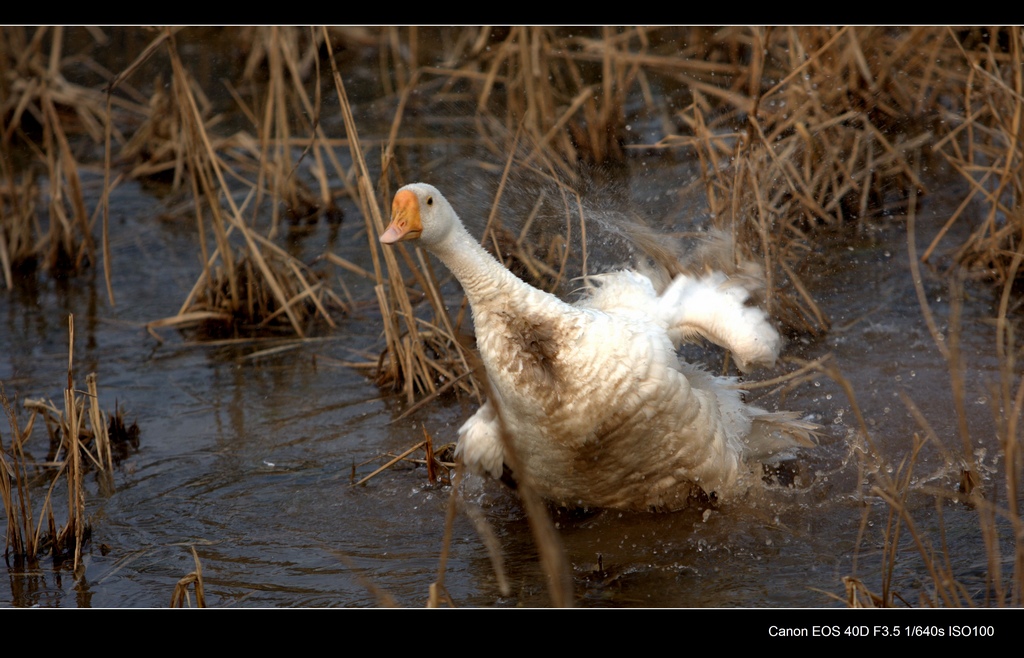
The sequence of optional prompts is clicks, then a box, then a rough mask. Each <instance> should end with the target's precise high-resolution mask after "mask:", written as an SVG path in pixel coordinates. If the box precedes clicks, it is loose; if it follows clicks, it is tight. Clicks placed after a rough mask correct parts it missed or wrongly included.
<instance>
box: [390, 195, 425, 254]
mask: <svg viewBox="0 0 1024 658" xmlns="http://www.w3.org/2000/svg"><path fill="white" fill-rule="evenodd" d="M422 232H423V222H422V221H421V220H420V202H419V199H417V198H416V195H415V194H413V193H412V192H411V191H410V190H399V191H398V194H396V195H395V200H394V201H392V202H391V223H390V224H388V228H387V230H386V231H384V232H383V233H382V234H381V236H380V241H381V242H383V243H384V244H394V243H395V242H400V241H402V240H415V239H416V238H418V237H420V233H422Z"/></svg>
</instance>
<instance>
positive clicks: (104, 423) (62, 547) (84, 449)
mask: <svg viewBox="0 0 1024 658" xmlns="http://www.w3.org/2000/svg"><path fill="white" fill-rule="evenodd" d="M68 334H69V336H68V371H67V385H66V387H65V389H64V404H63V409H61V408H58V407H57V406H56V405H55V404H54V403H53V402H51V401H49V400H26V401H25V405H24V406H25V409H27V410H28V411H29V412H30V416H29V419H28V421H27V422H26V423H25V424H24V425H22V424H20V423H19V422H18V419H17V414H16V413H15V411H14V408H13V406H12V405H11V402H10V400H9V399H8V398H7V395H6V392H4V391H3V390H0V402H2V404H3V407H4V411H5V412H6V413H7V420H8V425H9V426H10V428H11V434H12V440H11V443H10V447H9V448H8V447H5V446H4V445H3V444H2V443H0V467H2V471H3V472H2V473H0V500H2V502H3V505H4V508H5V510H6V513H7V537H6V546H5V554H6V555H10V554H11V553H13V555H14V557H15V558H16V559H17V560H19V561H22V560H23V561H27V562H28V564H30V565H32V564H35V563H36V560H37V559H38V556H39V555H40V554H42V553H45V552H49V553H50V554H51V555H52V557H53V559H54V561H55V562H56V563H61V562H64V561H66V560H70V562H71V565H72V569H73V570H74V571H75V572H76V573H77V572H78V569H79V566H80V564H81V551H82V547H83V545H84V544H85V541H86V539H87V538H88V537H89V534H90V532H91V530H90V528H89V523H88V520H87V518H86V509H85V503H86V500H85V486H84V476H85V473H86V472H87V470H89V468H90V466H91V468H93V469H95V471H96V472H97V473H98V474H99V475H100V478H99V481H100V486H101V489H103V490H105V491H107V492H108V493H109V492H112V491H113V481H112V477H111V472H112V469H113V464H114V456H113V449H112V442H111V431H112V429H114V430H116V428H117V427H118V423H120V425H121V426H122V427H123V420H118V421H117V422H115V421H114V419H113V418H108V417H107V414H105V413H104V412H103V411H101V410H100V407H99V393H98V386H97V380H96V374H95V373H90V374H89V375H88V376H87V377H86V385H87V390H86V391H85V392H82V391H79V390H77V389H76V388H75V384H74V379H75V378H74V340H75V334H74V318H73V316H69V317H68ZM119 416H120V414H115V417H119ZM38 418H42V419H43V421H44V423H45V424H46V426H47V429H48V432H49V435H50V443H51V453H50V455H48V457H47V459H46V461H45V462H42V463H37V462H34V461H33V460H32V458H31V457H30V455H29V454H28V453H27V452H26V449H25V444H26V442H27V441H28V439H29V438H30V436H31V435H32V431H33V429H34V428H35V426H36V420H37V419H38ZM137 432H138V430H137V428H136V429H134V431H133V432H129V433H130V434H134V435H135V436H134V440H135V441H136V442H137V440H138V438H137ZM35 472H38V473H40V474H46V473H52V478H51V479H50V481H49V482H50V483H49V486H48V488H47V492H46V495H45V498H44V500H43V505H42V509H41V510H40V512H39V516H38V520H37V519H36V517H35V516H34V514H33V511H32V510H33V505H32V491H31V489H32V485H33V483H35V482H36V480H37V477H36V476H34V475H33V473H35ZM12 477H13V478H14V479H13V482H12V480H11V478H12ZM62 477H63V478H64V483H65V487H66V489H67V496H68V499H67V520H66V522H65V523H64V524H63V525H62V526H60V528H58V526H57V521H56V517H55V515H54V503H53V492H54V490H55V489H56V487H57V485H58V483H59V482H60V481H61V478H62ZM43 479H46V476H45V475H44V477H43ZM44 527H45V530H44Z"/></svg>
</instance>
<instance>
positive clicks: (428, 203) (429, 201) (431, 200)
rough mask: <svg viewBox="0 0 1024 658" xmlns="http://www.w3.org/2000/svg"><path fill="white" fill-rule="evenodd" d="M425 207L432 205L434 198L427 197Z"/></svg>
mask: <svg viewBox="0 0 1024 658" xmlns="http://www.w3.org/2000/svg"><path fill="white" fill-rule="evenodd" d="M427 205H428V206H432V205H434V197H432V196H428V197H427Z"/></svg>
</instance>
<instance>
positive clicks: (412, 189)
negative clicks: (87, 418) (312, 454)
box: [380, 183, 812, 510]
mask: <svg viewBox="0 0 1024 658" xmlns="http://www.w3.org/2000/svg"><path fill="white" fill-rule="evenodd" d="M380 239H381V242H383V243H385V244H390V243H393V242H397V241H399V240H412V239H418V240H419V241H420V243H421V244H422V245H423V246H424V247H426V248H427V249H428V250H429V251H431V252H432V253H433V254H434V255H436V256H437V257H438V258H439V259H440V260H441V261H442V262H443V263H444V264H445V265H446V266H447V267H448V268H449V269H450V270H451V271H452V273H453V274H454V275H455V277H456V278H457V279H458V281H459V282H460V283H461V284H462V287H463V289H464V290H465V293H466V295H467V298H468V300H469V303H470V306H471V308H472V312H473V320H474V325H475V329H476V338H477V346H478V349H479V351H480V355H481V358H482V361H483V364H484V367H485V368H486V371H487V376H488V379H489V381H490V388H491V397H490V399H489V400H488V401H487V402H486V403H485V404H484V405H483V406H482V407H481V408H480V409H479V410H478V411H477V412H476V414H474V415H473V416H472V417H471V418H470V419H469V420H467V421H466V422H465V424H464V425H463V426H462V427H461V429H460V430H459V443H458V447H457V454H458V455H459V456H460V458H461V459H462V460H463V462H464V464H465V465H466V466H467V467H468V468H470V469H472V470H475V471H477V472H486V473H489V474H491V475H492V476H495V477H500V476H501V474H502V471H503V468H504V466H505V464H506V449H505V445H506V444H505V443H504V442H503V441H502V436H501V431H502V427H504V430H505V433H506V439H507V440H508V442H510V443H511V446H512V448H513V449H514V453H515V457H516V460H517V461H516V464H517V466H516V468H517V469H521V471H525V473H527V474H528V477H529V481H530V483H531V485H532V486H533V487H535V488H536V489H537V491H538V492H539V493H540V495H541V496H543V497H544V498H546V499H548V500H550V501H552V502H554V503H556V504H559V505H564V506H567V507H607V508H618V509H637V510H671V509H679V508H682V507H684V506H686V504H687V502H688V500H689V499H690V498H691V497H692V496H693V495H695V494H697V493H699V492H700V491H703V492H704V493H707V494H715V495H717V496H723V495H727V494H728V493H729V492H730V490H732V489H733V488H734V487H735V486H736V484H737V482H738V481H739V480H740V479H741V474H742V473H743V470H744V469H743V462H744V459H747V458H754V459H760V458H764V457H766V456H768V455H770V454H772V453H776V452H778V451H780V450H784V449H787V448H791V447H793V446H795V445H797V444H804V443H806V442H807V441H808V433H809V430H810V429H811V427H812V426H810V425H809V424H807V423H803V422H802V421H798V420H796V419H795V418H794V416H793V415H792V414H788V413H786V412H776V413H772V412H768V411H765V410H763V409H759V408H757V407H753V406H749V405H746V404H744V402H743V400H742V398H741V393H740V391H738V390H737V389H736V388H735V381H734V380H733V379H732V378H725V377H716V376H713V375H711V374H709V373H707V372H705V371H704V370H702V369H700V368H699V367H697V366H694V365H690V364H687V363H685V362H682V361H680V359H679V358H678V356H677V354H676V349H677V348H678V347H679V345H680V343H681V342H682V341H684V340H687V339H690V338H693V337H695V336H703V337H705V338H707V339H709V340H711V341H713V342H715V343H717V344H719V345H721V346H723V347H726V348H728V349H730V350H731V351H732V353H733V355H734V356H735V358H736V361H737V363H738V364H739V366H740V367H741V369H743V370H746V369H747V368H749V367H750V366H753V365H771V364H773V363H774V362H775V359H776V357H777V355H778V350H779V347H780V342H781V341H780V338H779V335H778V333H777V332H776V331H775V329H774V328H773V327H772V326H771V324H770V323H769V322H768V321H767V318H766V317H765V315H764V313H763V312H762V311H761V310H759V309H756V308H752V307H749V306H746V305H745V304H744V302H745V300H746V297H747V293H746V291H745V290H743V289H742V288H740V287H736V286H733V287H729V286H727V285H725V284H726V283H727V281H726V277H725V275H723V274H721V273H714V274H711V275H707V276H704V277H699V278H698V277H690V276H684V275H680V276H677V277H676V278H675V279H674V280H673V281H672V282H671V283H670V284H669V285H668V286H667V287H666V288H665V290H663V291H661V292H660V293H659V292H658V291H656V290H655V288H654V285H653V284H652V282H651V280H650V279H648V278H647V277H646V276H644V275H642V274H639V273H637V272H632V271H623V272H615V273H611V274H604V275H600V276H596V277H590V280H589V282H588V287H589V288H590V290H589V292H590V295H589V296H588V297H587V298H585V299H583V300H582V301H580V302H578V303H576V304H568V303H566V302H564V301H562V300H561V299H559V298H558V297H556V296H554V295H551V294H549V293H546V292H543V291H541V290H538V289H536V288H534V287H532V286H530V285H528V284H527V283H525V282H523V281H522V280H520V279H519V278H517V277H516V276H515V275H514V274H512V273H511V272H510V271H509V270H508V269H506V268H505V267H504V266H503V265H501V264H500V263H499V262H498V261H497V260H495V259H494V258H493V257H492V256H491V255H490V254H488V253H487V252H486V251H485V250H484V249H483V248H482V247H481V246H480V244H479V243H478V242H477V241H476V240H474V239H473V237H472V236H471V235H470V234H469V232H468V231H467V230H466V229H465V227H464V226H463V224H462V222H461V220H460V219H459V218H458V215H457V214H456V213H455V211H454V210H453V209H452V207H451V205H450V204H449V203H448V201H447V200H446V199H445V198H444V197H443V196H442V195H441V193H440V192H438V191H437V189H436V188H434V187H432V186H430V185H426V184H422V183H417V184H412V185H407V186H405V187H403V188H402V189H401V190H399V191H398V193H397V194H396V195H395V199H394V203H393V205H392V221H391V224H390V225H389V226H388V228H387V230H386V231H385V232H384V233H383V234H382V235H381V238H380ZM499 410H500V418H499ZM513 474H514V475H515V476H516V477H521V475H522V473H519V472H517V473H513Z"/></svg>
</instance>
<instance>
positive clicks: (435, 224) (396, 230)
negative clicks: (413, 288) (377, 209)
mask: <svg viewBox="0 0 1024 658" xmlns="http://www.w3.org/2000/svg"><path fill="white" fill-rule="evenodd" d="M456 224H461V222H460V221H459V218H458V216H457V215H456V214H455V211H454V210H452V207H451V205H449V204H448V200H447V199H445V198H444V197H443V196H442V195H441V193H440V192H438V191H437V188H436V187H434V186H433V185H427V184H426V183H413V184H411V185H406V186H405V187H403V188H402V189H400V190H398V192H396V193H395V199H394V201H393V202H392V203H391V223H390V224H388V227H387V229H386V230H385V231H384V233H382V234H381V236H380V241H381V242H383V243H384V244H393V243H395V242H401V241H403V240H419V241H420V242H421V243H423V245H424V246H425V247H431V246H435V245H439V244H441V243H443V242H444V241H445V240H446V239H447V238H448V236H449V234H450V233H451V231H452V228H453V227H454V226H455V225H456Z"/></svg>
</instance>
